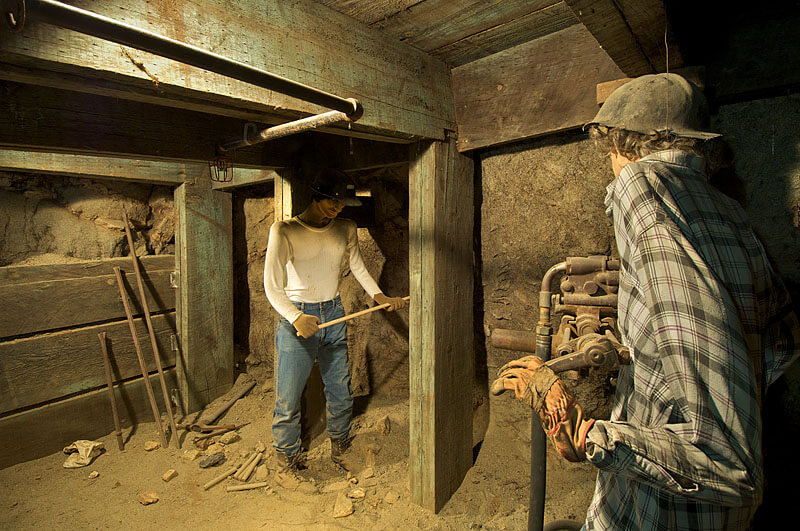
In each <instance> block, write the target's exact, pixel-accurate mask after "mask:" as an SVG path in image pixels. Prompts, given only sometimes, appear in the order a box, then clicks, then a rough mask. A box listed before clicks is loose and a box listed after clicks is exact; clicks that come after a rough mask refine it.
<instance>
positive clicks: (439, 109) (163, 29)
mask: <svg viewBox="0 0 800 531" xmlns="http://www.w3.org/2000/svg"><path fill="white" fill-rule="evenodd" d="M72 5H75V6H76V7H79V8H84V9H88V10H90V11H93V12H95V13H98V14H100V15H104V16H107V17H110V18H112V19H115V20H118V21H120V22H125V23H127V24H130V25H133V26H136V27H139V28H144V29H147V30H149V31H152V32H155V33H157V34H160V35H164V36H166V37H169V38H173V39H177V40H179V41H182V42H185V43H188V44H191V45H194V46H198V47H200V48H203V49H206V50H209V51H211V52H214V53H217V54H221V55H223V56H226V57H229V58H231V59H234V60H237V61H241V62H244V63H247V64H249V65H251V66H254V67H256V68H260V69H264V70H267V71H269V72H272V73H274V74H277V75H280V76H283V77H286V78H288V79H291V80H293V81H297V82H299V83H304V84H306V85H310V86H312V87H315V88H318V89H321V90H324V91H327V92H330V93H333V94H337V95H339V96H341V97H345V98H351V97H352V98H357V99H358V100H359V101H360V102H361V103H362V105H363V107H364V110H365V113H364V117H363V118H362V119H361V120H359V122H357V123H356V124H354V125H353V129H355V130H359V129H361V130H371V131H376V132H387V133H396V134H400V135H406V136H422V137H429V138H441V137H442V135H443V134H444V129H445V128H451V129H452V127H453V124H454V117H453V111H452V96H451V91H450V84H449V71H448V68H447V65H445V64H444V63H443V62H442V61H440V60H438V59H436V58H433V57H431V56H429V55H426V54H425V53H424V52H422V51H420V50H418V49H416V48H414V47H412V46H409V45H407V44H404V43H402V42H398V41H397V40H395V39H393V38H389V37H387V36H385V35H384V34H382V33H381V32H380V31H379V30H378V29H375V28H370V27H368V26H366V25H364V24H361V23H359V22H357V21H355V20H353V19H351V18H349V17H347V16H345V15H342V14H340V13H337V12H335V11H333V10H331V9H329V8H326V7H324V6H321V5H320V4H317V3H315V2H312V1H310V0H295V1H293V2H266V3H265V2H259V1H258V0H242V1H240V2H229V1H227V0H187V1H183V2H156V3H153V4H149V3H142V2H140V1H138V0H122V1H119V2H113V3H111V2H101V1H99V0H78V1H76V2H73V4H72ZM0 50H2V54H0V55H2V57H3V60H2V61H0V78H4V79H9V80H13V81H20V82H25V83H33V84H41V85H46V86H53V87H63V88H69V89H72V90H81V91H84V92H93V93H96V94H103V95H107V96H112V97H119V98H129V99H136V100H138V101H146V102H148V103H159V104H163V105H170V106H179V107H183V108H192V109H194V110H201V111H204V112H215V110H214V109H215V107H216V106H218V105H221V106H224V107H229V108H231V107H232V108H241V109H249V110H255V111H260V112H264V113H271V114H273V115H274V114H281V115H286V116H287V117H289V116H292V115H294V116H297V115H300V114H316V113H319V112H323V111H324V110H325V109H324V108H322V107H319V106H317V105H313V104H309V103H305V102H303V101H301V100H298V99H295V98H291V97H288V96H284V95H282V94H280V93H277V92H274V91H270V90H266V89H263V88H260V87H256V86H254V85H250V84H247V83H244V82H240V81H236V80H232V79H230V78H226V77H224V76H220V75H216V74H212V73H209V72H206V71H204V70H202V69H199V68H195V67H191V66H187V65H184V64H181V63H177V62H175V61H172V60H168V59H164V58H161V57H158V56H155V55H152V54H149V53H146V52H141V51H138V50H136V49H133V48H130V47H123V46H120V45H118V44H115V43H112V42H109V41H105V40H102V39H97V38H94V37H89V36H86V35H83V34H80V33H77V32H74V31H70V30H64V29H61V28H57V27H54V26H51V25H48V24H42V23H37V22H36V21H35V20H34V17H30V18H29V20H28V22H27V23H26V25H25V27H24V29H23V30H22V32H21V33H12V32H10V31H4V32H2V33H0ZM65 78H68V79H67V80H66V81H65Z"/></svg>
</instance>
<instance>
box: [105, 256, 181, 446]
mask: <svg viewBox="0 0 800 531" xmlns="http://www.w3.org/2000/svg"><path fill="white" fill-rule="evenodd" d="M114 274H115V275H116V276H117V285H118V286H119V295H120V297H122V306H123V308H125V317H126V318H127V319H128V327H129V328H130V329H131V338H132V339H133V347H134V349H135V350H136V358H137V359H138V360H139V368H140V369H141V370H142V378H143V379H144V387H145V389H147V398H148V399H149V400H150V409H152V410H153V419H154V420H155V422H156V427H157V428H158V433H159V435H161V446H162V447H163V448H167V447H168V446H169V443H167V436H166V435H165V434H164V427H163V426H161V413H159V412H158V404H157V403H156V396H155V395H154V394H153V386H152V385H150V375H149V374H148V373H147V366H145V364H144V356H142V349H141V347H140V346H139V337H138V336H137V335H136V325H135V324H134V322H133V315H132V314H131V307H130V304H129V303H128V294H127V293H125V283H124V282H123V281H122V270H121V269H120V268H119V267H115V268H114ZM164 399H165V400H166V397H165V398H164ZM176 436H177V434H176Z"/></svg>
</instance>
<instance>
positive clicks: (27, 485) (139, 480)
mask: <svg viewBox="0 0 800 531" xmlns="http://www.w3.org/2000/svg"><path fill="white" fill-rule="evenodd" d="M273 400H274V397H273V394H272V392H271V391H270V390H266V391H265V390H263V389H261V388H260V387H259V386H257V387H256V388H255V389H254V390H253V391H252V392H251V393H250V394H249V395H248V396H246V397H245V398H244V399H242V400H240V401H239V402H238V403H236V404H235V405H234V406H233V407H232V408H231V409H230V410H229V411H228V413H227V414H226V415H225V416H224V417H223V418H222V421H224V422H225V423H228V422H235V423H240V422H250V424H249V425H248V426H245V427H244V428H242V429H241V430H240V433H241V440H240V441H238V442H235V443H232V444H230V445H228V446H226V447H225V454H226V456H227V459H228V461H227V462H226V463H224V464H222V465H220V466H218V467H214V468H210V469H200V468H199V466H198V463H199V459H198V460H196V461H193V462H188V461H185V460H183V459H182V458H181V455H182V453H183V451H184V450H186V449H191V448H192V447H193V446H192V443H191V440H190V439H191V437H192V436H189V437H188V439H186V438H184V444H183V450H178V449H177V448H175V447H174V446H171V447H170V448H167V449H162V448H159V449H156V450H153V451H150V452H147V451H145V450H144V445H145V442H146V441H151V440H152V441H155V440H158V436H157V433H156V430H155V425H154V424H153V423H149V424H143V425H139V426H138V427H136V429H135V431H134V432H133V433H131V430H130V429H128V430H124V435H125V437H126V440H127V444H126V447H125V451H124V452H120V451H119V450H118V448H117V443H116V439H115V437H114V435H113V434H111V435H109V436H107V437H105V438H103V439H101V440H102V441H103V442H104V443H105V446H106V449H107V450H106V451H105V453H103V454H102V455H100V456H99V457H97V458H96V459H95V460H94V462H92V464H91V465H89V466H88V467H85V468H79V469H65V468H63V467H62V463H63V462H64V459H65V456H64V455H63V454H53V455H50V456H47V457H44V458H41V459H37V460H35V461H29V462H26V463H21V464H18V465H15V466H13V467H10V468H7V469H4V470H0V484H2V485H3V487H4V488H3V489H2V494H1V495H0V505H1V506H2V507H4V510H2V511H0V528H2V529H39V528H43V527H46V528H48V529H363V528H365V527H369V528H371V529H409V528H419V529H459V530H460V529H470V528H480V527H482V528H485V529H525V528H526V525H527V503H528V502H527V500H528V463H529V451H530V450H529V448H530V447H529V428H528V427H529V419H530V413H529V412H528V411H525V409H524V408H523V407H522V406H520V405H519V404H516V403H514V402H512V401H511V399H509V398H507V397H500V398H497V399H492V400H491V402H490V409H491V411H490V414H489V427H488V431H487V433H486V438H485V440H484V442H483V444H482V446H481V449H480V453H479V455H478V457H477V460H476V462H475V466H474V467H473V468H472V469H471V470H470V471H469V472H468V474H467V476H466V478H465V479H464V482H463V483H462V485H461V487H460V489H459V490H458V492H457V493H456V494H455V495H454V496H453V497H452V499H451V500H450V502H449V503H448V504H447V505H446V506H445V507H444V508H443V509H442V511H440V513H439V514H438V515H437V514H433V513H432V512H430V511H427V510H425V509H422V508H420V507H419V506H417V505H414V504H413V503H412V502H411V498H410V491H409V488H408V484H409V482H408V403H407V402H388V401H386V399H383V400H380V399H374V400H373V401H372V402H371V403H369V404H367V405H366V408H365V409H364V405H363V404H362V405H361V408H362V409H364V410H363V411H362V412H360V413H358V414H357V416H356V418H355V426H356V428H355V434H356V438H355V440H354V446H353V449H352V450H351V451H350V453H349V454H348V459H349V462H350V463H351V465H352V468H353V471H354V472H355V473H356V477H357V478H360V481H359V484H358V485H351V484H349V483H347V481H346V479H347V473H346V472H345V471H343V470H341V469H339V468H338V467H336V466H335V465H333V464H332V463H331V461H330V450H329V447H328V442H327V439H325V438H324V436H319V437H317V438H316V439H315V440H313V441H311V444H310V450H309V460H308V464H309V468H308V469H307V470H305V471H303V472H301V474H300V479H301V481H300V483H299V484H298V485H297V487H296V488H291V485H290V486H289V487H290V488H285V487H282V486H280V485H279V481H280V480H279V475H278V473H277V471H276V470H274V469H275V468H277V466H276V465H275V464H274V456H272V455H271V451H268V454H269V457H268V458H267V459H266V468H267V472H268V476H267V479H266V481H267V482H269V484H270V488H268V489H258V490H253V491H246V492H226V491H225V487H226V486H227V485H233V484H238V482H236V481H235V480H232V479H229V480H226V482H224V483H222V484H220V485H217V486H215V487H213V488H211V489H210V490H208V491H205V490H203V488H202V485H203V484H204V483H206V482H207V481H209V480H210V479H211V478H213V477H214V476H216V475H218V474H219V473H220V472H221V471H222V470H224V469H225V468H226V467H230V466H232V465H235V464H236V463H237V462H240V461H241V460H242V457H241V455H242V454H244V453H246V452H247V451H250V450H252V449H253V448H254V447H255V446H256V445H257V444H258V443H259V442H263V443H264V444H265V445H266V446H267V448H269V447H270V446H271V443H272V438H271V435H270V430H269V418H270V416H271V411H272V405H273ZM387 415H388V417H389V419H390V424H391V430H390V432H389V434H388V435H382V434H381V433H380V432H379V431H378V430H377V427H378V424H379V423H378V421H380V420H382V419H383V418H384V417H385V416H387ZM184 437H185V436H184ZM70 442H72V441H64V445H65V446H66V445H67V444H69V443H70ZM368 444H372V445H377V446H378V447H379V448H380V450H379V452H378V454H377V456H376V458H375V465H374V467H373V470H374V478H369V479H365V478H364V477H363V474H364V467H365V456H366V453H365V452H364V449H365V447H366V446H367V445H368ZM169 469H175V470H176V471H177V472H178V475H177V477H175V478H174V479H172V480H171V481H170V482H164V481H163V480H162V479H161V476H162V475H163V474H164V473H165V472H166V471H167V470H169ZM270 469H271V470H270ZM93 471H97V472H99V476H98V477H96V478H95V479H89V475H90V473H91V472H93ZM262 473H263V472H262ZM594 476H595V473H594V471H593V469H591V468H590V467H587V466H578V465H571V464H569V463H566V462H564V461H562V460H561V459H559V458H557V457H556V456H555V454H554V453H553V452H552V450H550V452H549V456H548V491H547V492H548V497H547V500H546V512H547V520H550V519H561V518H578V519H582V518H583V515H584V514H585V510H586V507H587V506H588V503H589V499H590V497H591V492H592V489H593V485H594ZM251 481H253V479H251ZM354 487H361V488H363V489H364V490H365V492H366V497H365V498H363V499H361V500H354V509H355V511H354V513H353V514H352V515H350V516H347V517H343V518H335V517H334V516H333V512H334V504H335V503H336V499H337V496H338V495H339V493H340V492H341V491H344V492H349V491H350V490H352V489H353V488H354ZM144 491H148V492H152V493H155V494H156V495H157V496H158V498H159V501H158V502H157V503H155V504H152V505H148V506H144V505H141V504H140V503H139V501H138V499H137V496H138V494H139V493H141V492H144Z"/></svg>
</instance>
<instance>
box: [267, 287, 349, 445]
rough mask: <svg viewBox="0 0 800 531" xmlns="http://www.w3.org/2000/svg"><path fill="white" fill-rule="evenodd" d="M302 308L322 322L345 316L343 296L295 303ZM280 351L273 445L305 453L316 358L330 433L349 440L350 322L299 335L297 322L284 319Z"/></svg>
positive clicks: (278, 338)
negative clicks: (303, 428) (303, 402)
mask: <svg viewBox="0 0 800 531" xmlns="http://www.w3.org/2000/svg"><path fill="white" fill-rule="evenodd" d="M294 305H295V307H297V308H298V309H299V310H300V311H301V312H303V313H305V314H307V315H314V316H316V317H319V320H320V323H325V322H328V321H332V320H334V319H337V318H339V317H342V316H344V307H343V306H342V301H341V299H340V298H339V297H338V296H337V297H336V298H335V299H332V300H329V301H325V302H295V303H294ZM275 347H276V349H277V351H278V368H277V370H276V373H275V374H276V397H275V410H274V412H273V414H272V439H273V441H274V442H273V447H274V448H275V449H276V450H277V451H279V452H283V453H285V454H286V455H294V454H296V453H298V452H299V451H300V398H301V397H302V395H303V389H304V388H305V386H306V382H307V381H308V376H309V375H310V374H311V368H312V367H313V366H314V361H315V360H316V361H317V362H318V363H319V369H320V374H321V375H322V383H323V384H324V385H325V400H326V401H327V408H326V418H327V422H328V436H329V437H330V438H332V439H345V438H347V437H348V436H349V435H350V424H351V421H352V419H353V395H352V392H351V391H350V367H349V366H348V364H347V323H339V324H335V325H333V326H330V327H328V328H324V329H322V330H320V331H319V332H317V333H316V334H314V335H313V336H311V337H309V338H307V339H306V338H303V337H300V336H298V335H297V330H296V329H295V328H294V326H292V324H291V323H290V322H289V321H287V320H286V319H284V318H283V317H281V318H280V320H279V323H278V330H277V333H276V334H275Z"/></svg>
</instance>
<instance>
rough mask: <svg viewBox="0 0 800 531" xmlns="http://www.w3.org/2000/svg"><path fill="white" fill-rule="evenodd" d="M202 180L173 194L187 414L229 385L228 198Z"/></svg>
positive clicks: (180, 367)
mask: <svg viewBox="0 0 800 531" xmlns="http://www.w3.org/2000/svg"><path fill="white" fill-rule="evenodd" d="M189 177H191V176H189ZM203 177H205V178H199V179H197V180H196V181H194V182H186V183H184V184H182V185H180V186H178V187H177V188H176V190H175V208H176V211H177V217H178V227H177V230H176V233H175V255H176V261H177V263H178V297H177V320H178V336H179V337H180V352H179V356H178V385H179V387H180V390H181V396H182V397H183V400H184V406H185V408H186V411H197V410H199V409H201V408H202V407H204V406H205V405H206V404H208V403H209V402H210V401H212V400H213V399H215V398H216V397H218V396H220V395H222V394H223V393H225V392H226V391H228V389H230V387H231V385H233V361H234V360H233V252H232V236H233V234H232V217H231V216H232V210H231V196H230V194H228V193H226V192H218V191H213V190H212V189H211V181H210V180H209V179H208V178H207V176H203Z"/></svg>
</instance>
